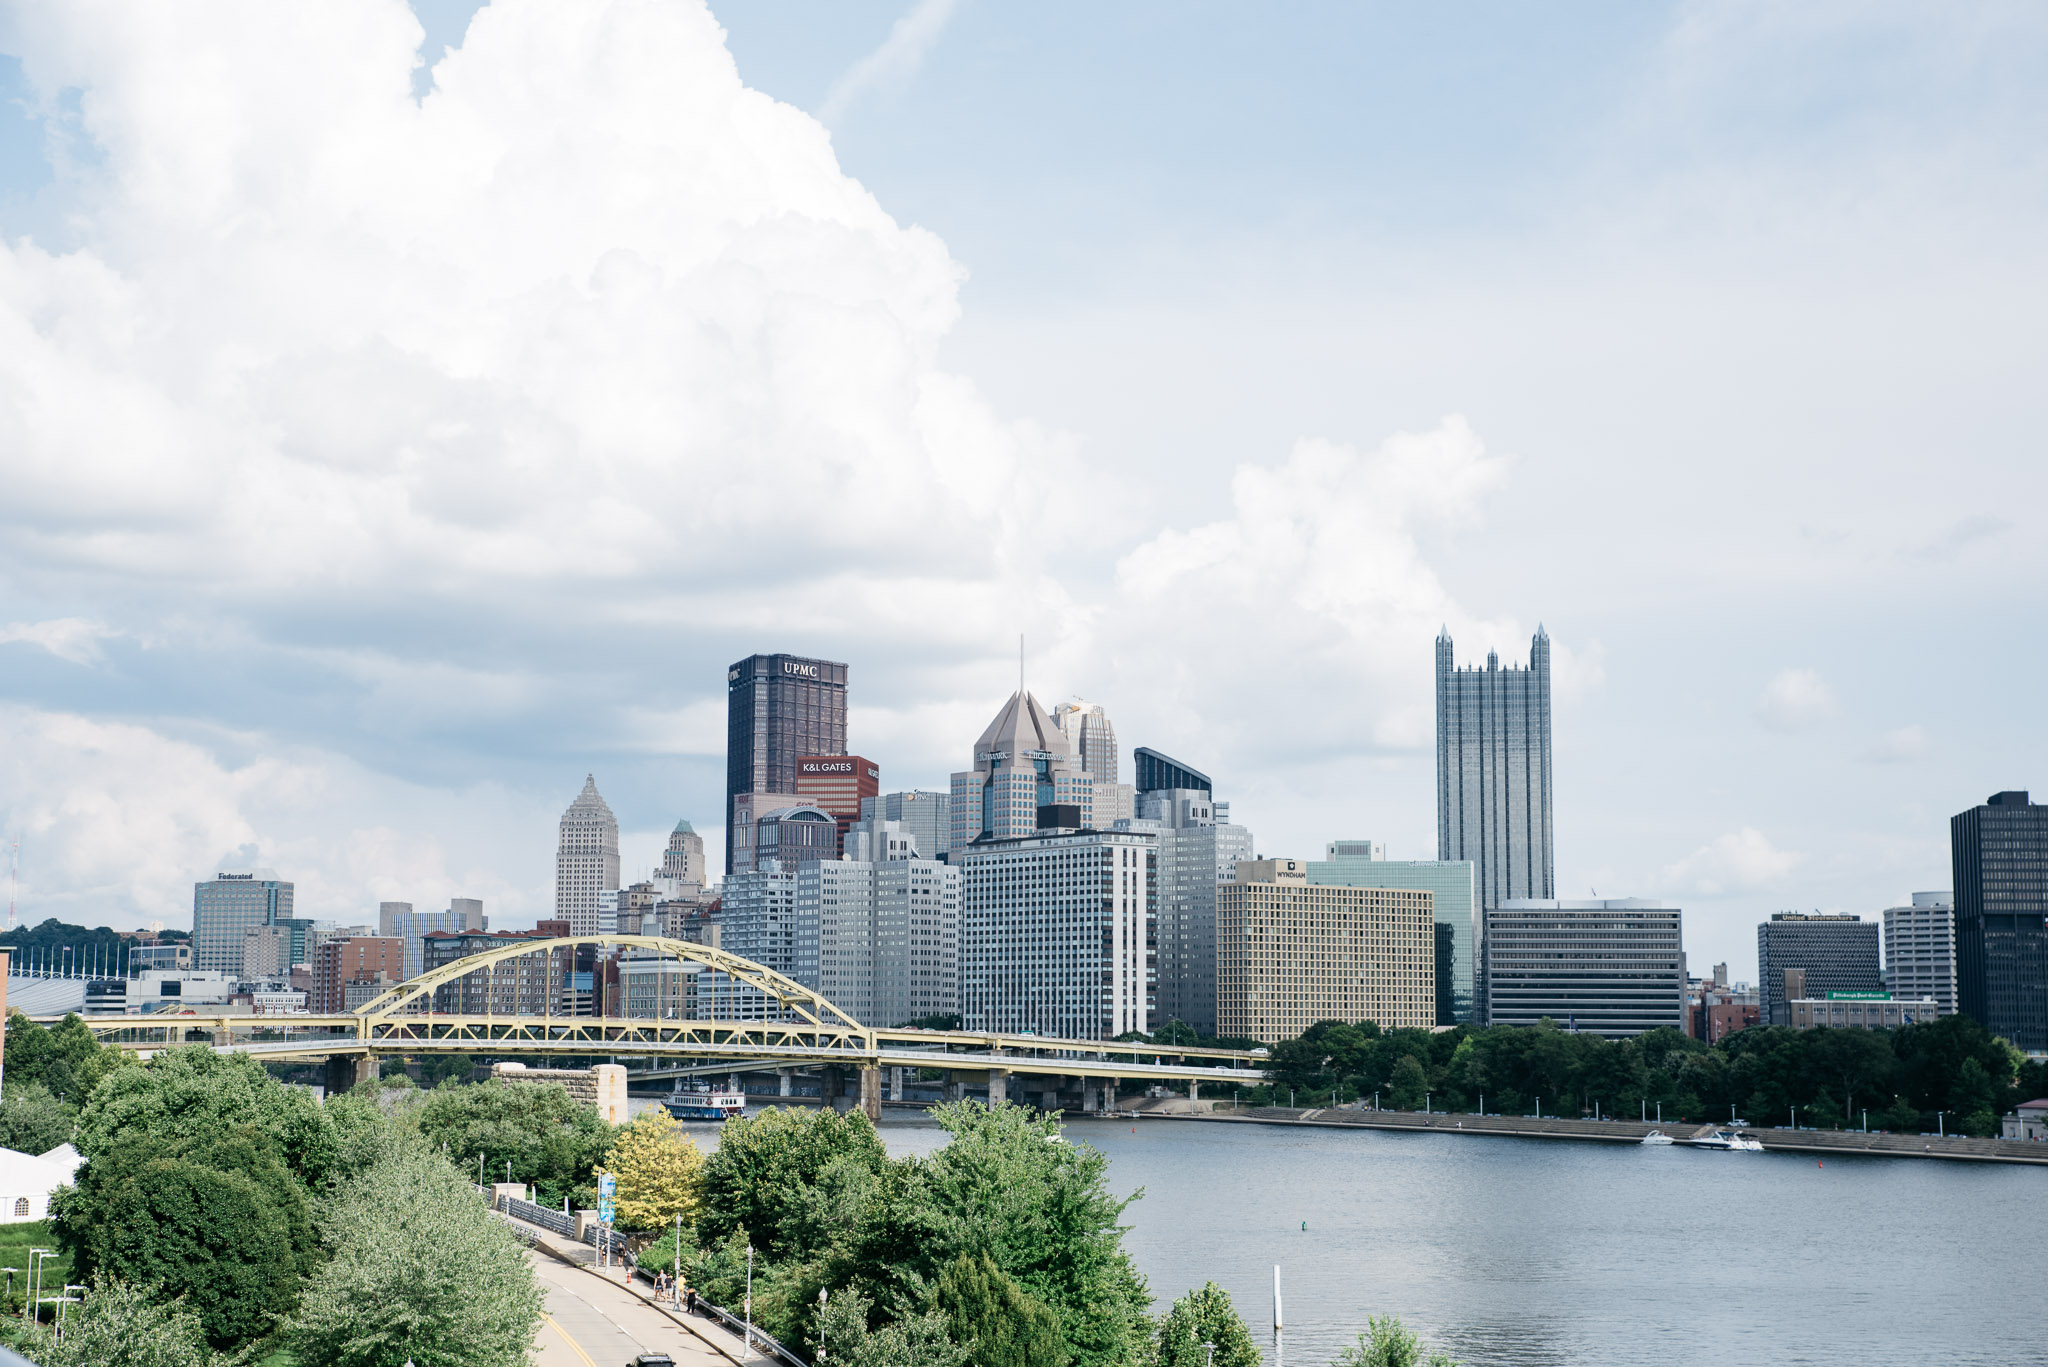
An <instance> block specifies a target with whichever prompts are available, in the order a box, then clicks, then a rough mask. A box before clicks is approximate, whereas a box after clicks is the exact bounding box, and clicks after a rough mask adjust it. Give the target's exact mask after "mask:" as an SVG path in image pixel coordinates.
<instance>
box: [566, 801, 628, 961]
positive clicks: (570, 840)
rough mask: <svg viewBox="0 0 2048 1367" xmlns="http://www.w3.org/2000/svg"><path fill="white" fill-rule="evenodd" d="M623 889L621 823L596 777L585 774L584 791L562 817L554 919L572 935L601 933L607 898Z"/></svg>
mask: <svg viewBox="0 0 2048 1367" xmlns="http://www.w3.org/2000/svg"><path fill="white" fill-rule="evenodd" d="M618 886H619V819H618V818H617V817H615V816H613V815H612V809H611V808H610V807H609V806H607V805H605V800H604V799H603V798H602V797H600V796H598V792H597V778H596V776H595V775H586V776H585V777H584V780H583V791H582V792H580V793H578V794H577V795H576V800H575V801H574V802H572V803H570V804H569V810H568V811H566V812H563V813H562V829H561V838H560V840H559V842H558V843H557V844H556V846H555V919H556V920H557V921H567V922H568V923H569V933H570V934H571V935H595V934H596V933H597V913H598V904H599V901H600V900H601V897H602V894H604V893H607V892H616V891H617V890H618Z"/></svg>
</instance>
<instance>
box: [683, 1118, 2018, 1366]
mask: <svg viewBox="0 0 2048 1367" xmlns="http://www.w3.org/2000/svg"><path fill="white" fill-rule="evenodd" d="M691 1128H692V1129H693V1130H696V1129H698V1127H695V1126H693V1127H691ZM705 1128H709V1127H705ZM700 1132H701V1131H700ZM882 1133H883V1138H884V1139H885V1140H886V1141H887V1143H888V1147H889V1149H890V1151H891V1152H892V1153H897V1154H907V1153H928V1152H931V1151H932V1150H933V1149H936V1148H937V1147H939V1146H940V1145H941V1144H942V1143H943V1142H944V1140H945V1134H944V1132H943V1131H941V1130H939V1129H938V1128H937V1127H936V1126H935V1125H933V1124H931V1122H930V1121H928V1120H926V1119H924V1118H923V1117H921V1116H912V1115H908V1114H901V1113H895V1112H892V1113H889V1114H887V1115H886V1116H885V1117H884V1120H883V1124H882ZM1066 1133H1067V1137H1068V1138H1069V1139H1070V1140H1072V1141H1073V1142H1075V1143H1086V1144H1093V1145H1094V1146H1096V1147H1097V1148H1099V1149H1101V1150H1102V1151H1103V1152H1104V1153H1106V1154H1108V1155H1109V1158H1110V1174H1109V1175H1110V1185H1111V1187H1112V1188H1113V1189H1114V1190H1115V1191H1116V1192H1117V1193H1118V1194H1119V1195H1125V1194H1128V1193H1130V1192H1132V1191H1134V1190H1136V1189H1139V1188H1143V1189H1144V1193H1145V1194H1144V1198H1143V1199H1142V1200H1139V1201H1137V1202H1135V1203H1133V1204H1132V1205H1131V1207H1130V1208H1129V1210H1128V1211H1127V1212H1126V1216H1125V1219H1126V1222H1127V1223H1128V1224H1129V1225H1130V1233H1129V1234H1128V1235H1127V1236H1126V1245H1127V1247H1129V1249H1130V1250H1131V1253H1132V1256H1133V1257H1134V1258H1136V1260H1137V1263H1138V1266H1139V1268H1140V1269H1141V1270H1142V1271H1143V1272H1144V1274H1145V1275H1146V1277H1147V1278H1148V1279H1150V1281H1151V1285H1152V1291H1153V1294H1154V1295H1155V1296H1157V1297H1158V1299H1159V1302H1160V1305H1161V1307H1162V1308H1163V1307H1164V1306H1165V1304H1166V1303H1167V1302H1170V1301H1171V1300H1172V1299H1173V1298H1174V1297H1175V1296H1178V1295H1180V1294H1181V1293H1182V1292H1184V1291H1187V1290H1188V1289H1189V1288H1191V1287H1195V1286H1199V1285H1201V1284H1202V1283H1203V1282H1204V1281H1209V1280H1214V1281H1216V1282H1217V1283H1219V1284H1220V1285H1222V1286H1223V1287H1224V1288H1225V1289H1227V1290H1228V1291H1229V1292H1230V1294H1231V1296H1232V1298H1233V1299H1234V1300H1235V1301H1236V1302H1237V1307H1238V1310H1239V1312H1240V1313H1241V1314H1243V1315H1244V1317H1245V1319H1246V1320H1247V1321H1248V1322H1250V1324H1251V1325H1252V1326H1253V1330H1254V1337H1255V1338H1256V1339H1257V1340H1258V1341H1259V1342H1260V1343H1261V1344H1262V1345H1263V1346H1264V1348H1265V1352H1266V1360H1267V1362H1268V1363H1269V1364H1277V1363H1279V1362H1289V1363H1294V1364H1298V1367H1323V1364H1326V1363H1328V1362H1329V1361H1330V1360H1331V1359H1332V1358H1334V1357H1335V1356H1336V1354H1337V1351H1338V1350H1339V1349H1340V1348H1341V1347H1342V1346H1343V1345H1345V1344H1346V1343H1349V1342H1350V1341H1351V1340H1352V1338H1353V1336H1354V1335H1356V1334H1357V1333H1358V1332H1359V1331H1360V1330H1362V1329H1363V1328H1364V1327H1365V1320H1366V1317H1367V1316H1368V1315H1385V1314H1396V1313H1398V1314H1399V1315H1400V1316H1401V1317H1402V1318H1403V1319H1404V1320H1405V1321H1406V1322H1407V1324H1408V1325H1409V1327H1411V1328H1413V1329H1416V1330H1419V1331H1420V1332H1421V1333H1422V1334H1423V1335H1424V1336H1425V1337H1426V1338H1427V1339H1428V1340H1430V1342H1431V1343H1432V1344H1433V1345H1435V1346H1437V1347H1441V1348H1443V1349H1445V1350H1447V1351H1448V1352H1450V1353H1451V1354H1452V1356H1453V1357H1455V1358H1456V1359H1457V1360H1458V1362H1460V1363H1461V1364H1466V1367H1552V1365H1553V1364H1555V1365H1556V1367H1565V1365H1566V1364H1569V1365H1570V1367H1642V1365H1643V1364H1650V1363H1672V1364H1677V1363H1684V1362H1694V1361H1723V1362H1732V1363H1744V1364H1827V1367H1836V1365H1837V1364H1839V1365H1840V1367H1875V1364H1884V1363H1903V1362H1914V1361H1936V1362H1940V1363H1942V1364H1943V1365H1944V1367H1953V1365H1956V1364H1983V1365H1984V1367H1993V1365H1994V1364H1995V1367H2015V1364H2021V1363H2048V1316H2044V1315H2043V1313H2042V1298H2041V1288H2042V1286H2043V1285H2044V1283H2048V1222H2044V1221H2043V1218H2042V1217H2043V1215H2044V1213H2048V1169H2041V1168H2029V1167H2013V1166H2008V1165H2003V1164H1989V1163H1985V1164H1977V1163H1956V1162H1934V1161H1926V1160H1912V1159H1883V1158H1828V1159H1826V1160H1825V1162H1824V1163H1823V1162H1821V1161H1818V1160H1816V1159H1814V1158H1812V1157H1805V1158H1801V1157H1797V1156H1794V1155H1790V1154H1784V1155H1780V1154H1740V1153H1710V1152H1700V1151H1694V1150H1691V1149H1686V1148H1683V1147H1676V1146H1674V1147H1670V1148H1643V1147H1641V1146H1639V1145H1607V1144H1591V1143H1571V1142H1563V1141H1557V1140H1539V1139H1504V1138H1483V1139H1482V1138H1461V1137H1456V1136H1449V1135H1441V1134H1398V1133H1393V1134H1390V1133H1383V1132H1377V1131H1365V1130H1355V1129H1344V1130H1325V1129H1315V1128H1300V1129H1295V1128H1290V1127H1283V1126H1270V1125H1234V1124H1211V1123H1203V1122H1187V1121H1161V1120H1152V1121H1139V1122H1136V1123H1133V1122H1130V1121H1124V1122H1121V1123H1118V1122H1115V1121H1106V1120H1075V1121H1071V1122H1069V1123H1068V1125H1067V1127H1066ZM705 1138H707V1139H711V1140H712V1142H715V1131H714V1132H713V1133H712V1134H707V1135H705ZM1276 1263H1277V1264H1278V1265H1279V1266H1280V1269H1281V1280H1282V1290H1283V1293H1284V1296H1285V1309H1286V1316H1285V1318H1286V1332H1285V1342H1284V1349H1283V1350H1280V1351H1276V1345H1275V1342H1274V1337H1273V1334H1272V1332H1271V1328H1270V1326H1271V1323H1272V1310H1273V1306H1272V1285H1273V1267H1274V1265H1275V1264H1276Z"/></svg>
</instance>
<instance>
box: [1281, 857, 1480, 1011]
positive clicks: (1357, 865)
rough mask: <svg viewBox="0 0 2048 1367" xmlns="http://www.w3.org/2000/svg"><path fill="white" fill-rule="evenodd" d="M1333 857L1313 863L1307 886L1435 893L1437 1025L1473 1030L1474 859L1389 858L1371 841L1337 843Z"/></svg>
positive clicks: (1433, 897) (1309, 866)
mask: <svg viewBox="0 0 2048 1367" xmlns="http://www.w3.org/2000/svg"><path fill="white" fill-rule="evenodd" d="M1327 852H1328V854H1329V858H1327V859H1311V860H1309V861H1308V881H1309V882H1310V883H1311V884H1317V883H1320V884H1326V885H1328V886H1331V887H1342V888H1399V889H1406V890H1420V891H1422V892H1427V893H1430V894H1431V896H1432V900H1433V902H1434V903H1435V906H1436V1023H1437V1024H1438V1025H1472V1024H1474V1023H1475V1020H1474V1017H1473V1001H1474V993H1473V972H1472V966H1473V953H1472V950H1473V946H1474V945H1475V944H1476V943H1477V942H1478V933H1477V929H1476V921H1475V916H1476V912H1475V910H1474V907H1473V887H1474V883H1475V878H1474V873H1473V865H1472V861H1471V860H1469V859H1449V860H1437V859H1388V858H1387V857H1386V847H1385V846H1384V845H1381V844H1378V843H1377V842H1375V841H1371V840H1333V841H1331V842H1330V844H1329V847H1328V851H1327Z"/></svg>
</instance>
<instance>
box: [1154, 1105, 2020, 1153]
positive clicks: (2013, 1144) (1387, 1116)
mask: <svg viewBox="0 0 2048 1367" xmlns="http://www.w3.org/2000/svg"><path fill="white" fill-rule="evenodd" d="M1130 1114H1132V1115H1134V1116H1135V1117H1136V1118H1138V1119H1142V1120H1171V1121H1203V1122H1209V1123H1219V1124H1232V1125H1293V1126H1300V1125H1309V1126H1320V1127H1329V1128H1336V1129H1344V1128H1351V1129H1368V1130H1431V1131H1436V1132H1439V1133H1443V1134H1457V1135H1476V1136H1494V1137H1510V1138H1517V1139H1575V1140H1582V1141H1590V1142H1594V1143H1607V1144H1637V1143H1641V1142H1642V1139H1643V1136H1644V1135H1646V1134H1649V1133H1650V1132H1651V1131H1652V1130H1662V1131H1663V1132H1664V1133H1665V1134H1668V1135H1670V1136H1671V1137H1672V1138H1673V1139H1680V1140H1683V1139H1690V1138H1691V1137H1693V1135H1694V1134H1696V1133H1700V1132H1702V1131H1704V1132H1711V1131H1712V1130H1713V1128H1714V1127H1713V1126H1711V1125H1708V1126H1701V1125H1696V1124H1678V1123H1675V1122H1671V1123H1665V1124H1661V1125H1660V1124H1658V1123H1657V1122H1656V1121H1650V1122H1649V1123H1647V1124H1645V1123H1643V1122H1641V1121H1636V1120H1588V1119H1583V1118H1581V1119H1559V1118H1554V1117H1545V1118H1544V1119H1541V1120H1538V1119H1536V1118H1535V1117H1533V1116H1516V1115H1486V1116H1481V1115H1442V1114H1430V1115H1425V1114H1423V1113H1422V1112H1420V1111H1375V1110H1371V1109H1363V1110H1354V1109H1352V1108H1350V1107H1344V1106H1332V1107H1326V1108H1320V1109H1318V1108H1313V1107H1288V1106H1260V1107H1253V1108H1249V1109H1246V1110H1243V1111H1210V1112H1207V1113H1203V1112H1166V1111H1136V1112H1131V1113H1130ZM1743 1133H1744V1134H1745V1135H1748V1136H1750V1137H1751V1138H1754V1139H1756V1140H1759V1141H1760V1142H1761V1143H1762V1144H1763V1146H1764V1149H1765V1151H1766V1152H1773V1151H1776V1152H1785V1153H1812V1154H1821V1155H1827V1154H1840V1155H1863V1156H1872V1157H1879V1158H1946V1159H1953V1160H1956V1161H1960V1162H1970V1163H2016V1164H2023V1165H2033V1166H2037V1167H2048V1144H2039V1143H2031V1144H2030V1143H2026V1142H2024V1141H2021V1140H2012V1139H1970V1138H1965V1137H1958V1136H1953V1135H1951V1136H1946V1137H1943V1136H1937V1135H1931V1134H1927V1135H1917V1134H1866V1133H1864V1132H1863V1131H1861V1130H1790V1129H1753V1128H1752V1129H1745V1130H1744V1131H1743Z"/></svg>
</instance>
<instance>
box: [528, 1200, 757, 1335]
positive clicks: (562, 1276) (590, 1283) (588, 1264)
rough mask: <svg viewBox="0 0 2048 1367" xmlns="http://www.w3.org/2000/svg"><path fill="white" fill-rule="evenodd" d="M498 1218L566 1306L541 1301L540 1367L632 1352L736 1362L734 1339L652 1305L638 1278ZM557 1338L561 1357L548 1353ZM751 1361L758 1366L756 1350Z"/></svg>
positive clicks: (580, 1246)
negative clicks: (544, 1311) (544, 1310)
mask: <svg viewBox="0 0 2048 1367" xmlns="http://www.w3.org/2000/svg"><path fill="white" fill-rule="evenodd" d="M498 1218H499V1219H501V1220H504V1221H505V1223H507V1224H508V1225H511V1226H512V1227H513V1229H515V1230H517V1231H518V1232H519V1235H520V1238H521V1241H522V1242H524V1243H526V1244H527V1245H528V1247H530V1248H531V1249H532V1250H533V1251H534V1253H535V1254H536V1255H537V1256H538V1257H539V1258H541V1259H544V1260H545V1262H543V1263H541V1264H538V1265H537V1266H536V1272H537V1273H538V1275H539V1279H540V1281H541V1284H542V1285H543V1286H544V1287H546V1288H547V1289H548V1290H549V1291H550V1292H551V1293H553V1292H560V1293H562V1296H563V1298H564V1299H566V1301H567V1302H568V1303H566V1304H562V1303H559V1302H558V1298H557V1297H556V1296H555V1295H553V1294H551V1295H550V1296H549V1318H548V1320H547V1322H546V1323H545V1324H544V1325H543V1326H542V1329H541V1333H540V1339H539V1342H538V1345H537V1347H538V1350H539V1352H538V1357H537V1361H539V1362H541V1363H542V1364H544V1367H553V1364H555V1363H558V1362H559V1363H562V1364H565V1367H588V1364H592V1363H596V1364H600V1367H613V1361H612V1360H613V1359H616V1361H617V1362H618V1363H621V1364H622V1363H624V1362H625V1361H626V1360H627V1359H628V1358H629V1357H631V1356H632V1355H633V1354H635V1353H643V1352H649V1353H651V1352H662V1353H668V1354H669V1355H671V1356H672V1357H674V1358H675V1360H676V1362H677V1363H678V1364H679V1367H696V1365H697V1364H705V1365H706V1367H713V1365H719V1367H722V1364H725V1363H734V1364H737V1363H739V1362H740V1361H741V1360H742V1350H743V1347H744V1345H743V1344H742V1343H741V1340H740V1335H738V1334H736V1333H733V1332H730V1331H728V1330H727V1329H725V1328H724V1327H722V1326H721V1325H719V1324H718V1323H717V1322H716V1321H715V1320H712V1319H709V1318H706V1317H705V1316H702V1315H686V1314H681V1313H678V1312H677V1311H676V1310H674V1309H673V1308H671V1306H670V1305H669V1303H668V1301H667V1300H666V1299H657V1298H656V1297H655V1295H654V1288H653V1287H652V1286H651V1285H650V1284H649V1283H647V1282H645V1281H642V1280H641V1279H639V1278H638V1277H634V1278H632V1279H631V1280H628V1279H627V1278H626V1277H625V1276H624V1275H623V1274H622V1272H621V1271H620V1269H618V1268H617V1267H609V1268H600V1267H598V1266H596V1258H597V1250H596V1249H595V1248H592V1247H591V1246H590V1245H589V1244H585V1243H580V1242H578V1241H576V1240H573V1239H566V1238H563V1237H562V1236H561V1235H559V1234H556V1233H554V1232H552V1231H550V1230H545V1229H540V1228H538V1227H537V1226H534V1225H529V1224H527V1223H525V1222H524V1221H521V1220H514V1219H512V1218H511V1217H509V1216H507V1215H504V1214H503V1213H500V1214H499V1216H498ZM558 1338H559V1339H560V1340H561V1341H562V1344H563V1345H565V1346H566V1347H567V1348H568V1350H569V1353H568V1354H566V1355H565V1354H563V1353H561V1352H559V1351H556V1350H555V1347H554V1343H553V1341H554V1340H556V1339H558ZM749 1360H750V1361H751V1362H753V1363H761V1362H764V1361H766V1359H765V1358H764V1356H763V1354H762V1351H761V1348H760V1346H759V1345H758V1344H757V1345H756V1346H755V1348H754V1352H753V1354H752V1357H751V1359H749Z"/></svg>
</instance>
